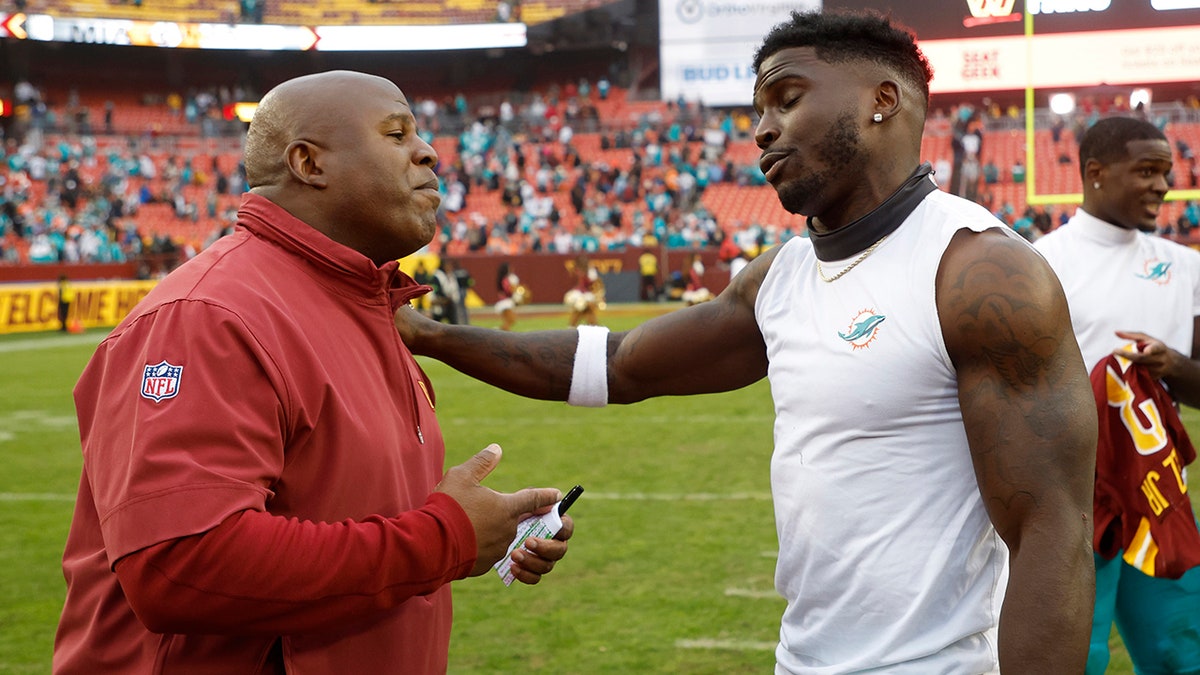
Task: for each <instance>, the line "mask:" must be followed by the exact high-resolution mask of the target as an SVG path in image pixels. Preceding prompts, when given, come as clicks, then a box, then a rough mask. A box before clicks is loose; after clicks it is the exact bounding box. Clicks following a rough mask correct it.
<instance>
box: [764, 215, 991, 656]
mask: <svg viewBox="0 0 1200 675" xmlns="http://www.w3.org/2000/svg"><path fill="white" fill-rule="evenodd" d="M992 227H1003V224H1002V223H1000V222H999V221H997V220H996V219H995V218H994V217H992V215H991V214H989V213H988V212H987V211H986V210H984V209H983V208H982V207H980V206H978V205H976V204H973V203H971V202H968V201H966V200H963V199H960V198H958V197H954V196H951V195H948V194H946V193H944V192H941V191H934V192H932V193H930V194H929V195H928V196H927V197H926V198H925V199H924V200H923V201H921V203H920V204H919V205H918V206H917V207H916V210H915V211H913V213H912V214H911V215H909V217H908V218H907V219H906V220H905V221H904V222H903V224H902V225H900V227H899V228H898V229H896V230H895V231H894V232H892V233H891V234H890V235H889V236H888V238H887V239H886V240H885V241H884V242H883V243H882V244H881V245H880V246H879V247H878V248H877V249H876V250H875V251H874V252H873V253H872V254H871V255H870V256H868V257H867V258H865V259H864V260H863V261H862V262H861V263H860V264H859V265H858V266H857V267H855V268H854V269H853V270H851V271H850V272H848V273H847V274H846V275H845V276H843V277H841V278H839V279H837V280H836V281H833V282H831V283H827V282H825V281H822V280H821V279H819V278H818V276H817V269H816V257H815V255H814V252H813V248H812V244H811V243H810V242H809V241H808V240H806V239H801V238H797V239H794V240H792V241H789V242H788V243H787V244H786V245H785V246H784V248H783V249H781V250H780V252H779V254H778V256H777V257H776V258H775V260H774V262H773V263H772V266H771V269H770V270H769V271H768V273H767V275H766V278H765V279H764V281H763V284H762V287H761V289H760V290H759V293H758V299H757V301H756V306H755V314H756V316H757V320H758V324H759V329H760V330H761V331H762V335H763V338H764V339H765V341H766V345H767V354H768V357H769V360H770V366H769V370H768V377H769V380H770V383H771V393H772V397H773V398H774V402H775V415H776V419H775V452H774V455H773V457H772V461H771V487H772V492H773V495H774V501H775V518H776V529H777V531H778V535H779V562H778V565H777V568H776V580H775V586H776V589H777V590H778V591H779V593H780V594H781V595H783V597H784V598H785V599H786V600H787V602H788V605H787V609H786V610H785V611H784V616H783V621H782V626H781V629H780V642H779V646H778V648H777V649H776V659H777V663H778V665H777V668H776V672H777V673H804V674H814V675H815V674H821V675H825V674H832V673H885V672H886V673H889V674H892V675H897V674H906V673H911V674H913V675H928V674H930V673H955V674H956V675H958V674H968V673H989V672H994V671H997V670H998V656H997V646H996V631H997V624H998V621H999V614H1000V604H1001V602H1002V600H1003V596H1004V589H1005V585H1006V582H1007V577H1008V570H1007V562H1008V550H1007V548H1006V547H1005V545H1004V543H1003V541H1002V540H1001V539H1000V537H999V536H998V535H997V534H996V532H995V530H994V529H993V528H992V525H991V521H990V520H989V519H988V516H987V513H986V512H985V511H984V506H983V502H982V498H981V496H980V493H979V487H978V485H977V484H976V480H975V473H974V469H973V467H972V463H971V456H970V451H969V449H968V446H967V438H966V432H965V430H964V428H963V420H962V414H961V411H960V409H959V404H958V387H957V384H956V379H955V369H954V367H953V365H952V364H951V361H950V357H949V355H948V354H947V352H946V347H945V344H944V342H943V339H942V330H941V325H940V323H939V321H938V314H937V308H936V305H935V288H934V278H935V275H936V273H937V269H938V265H939V263H940V261H941V258H942V254H943V252H944V251H945V248H946V246H947V245H948V244H949V242H950V239H951V237H952V236H953V235H954V234H955V232H957V231H958V230H959V229H961V228H969V229H971V230H973V231H977V232H978V231H983V230H985V229H989V228H992ZM1004 231H1008V229H1007V228H1004ZM1010 234H1011V232H1010ZM1014 237H1015V235H1014ZM857 257H858V256H857V255H856V256H853V257H852V258H851V259H848V260H845V261H842V262H840V263H833V264H827V265H825V269H824V273H825V275H826V277H829V276H832V275H833V274H836V273H837V272H838V271H839V270H841V269H842V268H844V267H845V266H846V265H848V264H850V263H851V262H852V260H853V259H854V258H857Z"/></svg>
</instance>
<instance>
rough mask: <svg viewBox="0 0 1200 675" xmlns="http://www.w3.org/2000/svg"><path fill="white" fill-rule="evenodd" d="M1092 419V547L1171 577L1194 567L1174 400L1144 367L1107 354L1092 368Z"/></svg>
mask: <svg viewBox="0 0 1200 675" xmlns="http://www.w3.org/2000/svg"><path fill="white" fill-rule="evenodd" d="M1091 380H1092V392H1093V393H1094V394H1095V397H1096V410H1097V413H1098V416H1099V418H1100V438H1099V444H1098V446H1097V448H1096V495H1095V518H1096V522H1095V527H1096V529H1095V533H1094V537H1093V542H1092V543H1093V546H1094V547H1095V549H1096V552H1097V553H1099V554H1100V555H1102V556H1104V557H1105V558H1112V557H1113V556H1115V555H1117V553H1118V552H1120V551H1121V550H1122V549H1123V550H1124V552H1125V553H1124V559H1125V562H1127V563H1129V564H1130V565H1132V566H1133V567H1136V568H1138V569H1139V570H1141V571H1142V572H1143V573H1145V574H1147V575H1150V576H1155V577H1169V578H1172V579H1178V578H1179V577H1180V576H1182V575H1183V573H1184V572H1186V571H1187V570H1189V569H1191V568H1192V567H1195V566H1197V565H1200V531H1198V530H1197V529H1196V519H1195V517H1194V515H1193V514H1192V504H1191V501H1190V500H1189V499H1188V495H1187V479H1186V477H1185V475H1184V470H1183V467H1184V466H1186V465H1187V464H1189V463H1190V462H1191V461H1192V460H1194V459H1195V458H1196V450H1195V448H1193V447H1192V442H1191V440H1189V439H1188V435H1187V431H1186V430H1185V429H1184V427H1183V422H1182V421H1180V419H1179V413H1178V411H1177V410H1176V409H1175V404H1174V401H1173V400H1172V399H1171V396H1170V394H1168V393H1167V391H1166V390H1165V389H1164V388H1163V386H1162V384H1161V383H1160V382H1158V381H1157V380H1155V379H1153V378H1152V377H1151V376H1150V374H1149V372H1148V371H1147V370H1146V368H1145V367H1144V366H1139V365H1137V364H1134V363H1132V362H1130V361H1128V360H1126V359H1123V358H1119V357H1116V356H1112V355H1110V356H1107V357H1105V358H1104V359H1102V360H1101V361H1100V362H1099V363H1097V364H1096V367H1095V368H1093V369H1092V373H1091Z"/></svg>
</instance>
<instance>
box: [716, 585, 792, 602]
mask: <svg viewBox="0 0 1200 675" xmlns="http://www.w3.org/2000/svg"><path fill="white" fill-rule="evenodd" d="M725 597H727V598H752V599H754V600H774V599H777V598H779V594H778V593H776V592H775V590H774V589H771V590H766V591H760V590H755V589H752V588H726V589H725Z"/></svg>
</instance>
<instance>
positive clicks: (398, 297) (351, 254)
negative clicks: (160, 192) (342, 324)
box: [238, 192, 430, 310]
mask: <svg viewBox="0 0 1200 675" xmlns="http://www.w3.org/2000/svg"><path fill="white" fill-rule="evenodd" d="M238 225H239V226H240V227H244V228H245V229H247V230H249V231H250V232H251V233H252V234H254V235H255V236H257V237H259V238H261V239H263V240H265V241H268V242H270V243H272V244H274V245H275V246H278V247H279V248H281V249H283V250H284V251H285V252H286V253H288V254H290V255H292V256H295V257H296V258H299V259H300V260H302V261H304V262H305V263H307V264H308V265H309V266H310V267H312V268H313V269H314V271H315V276H317V277H318V278H319V279H320V280H322V281H324V282H325V283H327V284H329V285H331V286H334V287H335V288H337V289H338V290H339V291H341V292H343V293H346V294H349V295H354V296H358V297H362V298H364V299H368V300H371V299H374V298H379V297H385V298H387V301H388V303H389V305H390V306H391V307H392V309H393V310H394V309H396V308H397V307H399V306H400V305H401V304H404V303H406V302H408V301H409V300H412V299H413V298H416V297H418V296H421V295H424V294H425V293H427V292H429V290H430V288H429V287H428V286H422V285H420V284H418V283H417V282H415V281H413V280H412V278H411V277H409V276H408V275H407V274H405V273H403V272H401V271H400V264H399V262H397V261H395V260H389V261H388V262H386V263H384V264H383V265H376V264H375V263H374V262H373V261H372V260H371V259H370V258H368V257H366V256H365V255H363V254H361V253H359V252H358V251H355V250H354V249H352V248H350V247H348V246H344V245H342V244H339V243H338V242H336V241H334V240H332V239H330V238H329V237H327V236H325V235H324V234H323V233H321V232H318V231H317V230H316V229H315V228H313V227H312V226H311V225H309V224H307V223H305V222H304V221H302V220H300V219H299V218H296V217H295V216H293V215H292V214H291V213H288V212H287V210H285V209H284V208H283V207H281V206H279V205H278V204H275V203H274V202H272V201H271V200H269V199H267V198H265V197H262V196H260V195H256V194H252V193H249V192H247V193H246V194H244V195H243V196H242V203H241V206H240V208H239V209H238Z"/></svg>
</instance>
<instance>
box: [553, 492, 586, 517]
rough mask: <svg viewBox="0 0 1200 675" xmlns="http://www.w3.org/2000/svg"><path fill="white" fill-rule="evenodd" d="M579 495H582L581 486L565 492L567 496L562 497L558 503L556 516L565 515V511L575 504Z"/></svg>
mask: <svg viewBox="0 0 1200 675" xmlns="http://www.w3.org/2000/svg"><path fill="white" fill-rule="evenodd" d="M581 494H583V486H582V485H576V486H575V487H573V488H571V489H570V490H569V491H567V496H566V497H563V498H562V501H561V502H559V503H558V515H560V516H561V515H562V514H564V513H566V512H567V509H569V508H571V505H572V504H574V503H575V500H576V499H579V495H581Z"/></svg>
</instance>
